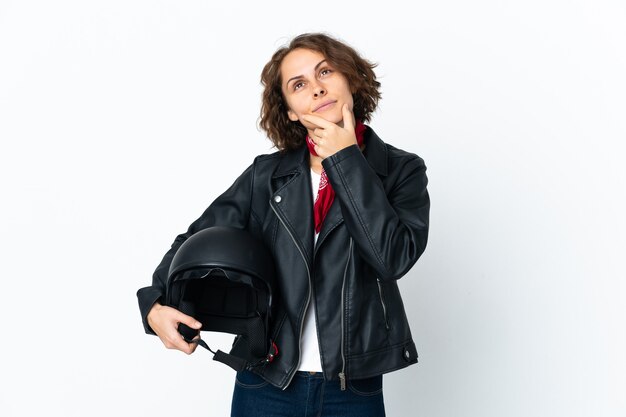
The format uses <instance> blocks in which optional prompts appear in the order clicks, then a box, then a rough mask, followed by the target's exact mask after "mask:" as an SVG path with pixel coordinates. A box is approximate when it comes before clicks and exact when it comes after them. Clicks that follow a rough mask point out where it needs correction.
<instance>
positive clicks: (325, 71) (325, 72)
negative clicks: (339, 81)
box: [320, 68, 332, 75]
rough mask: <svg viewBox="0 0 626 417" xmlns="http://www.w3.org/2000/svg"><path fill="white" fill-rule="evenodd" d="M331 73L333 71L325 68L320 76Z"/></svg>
mask: <svg viewBox="0 0 626 417" xmlns="http://www.w3.org/2000/svg"><path fill="white" fill-rule="evenodd" d="M331 72H332V70H330V69H328V68H324V69H323V70H321V71H320V75H326V74H330V73H331Z"/></svg>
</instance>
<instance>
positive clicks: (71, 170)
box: [0, 0, 626, 417]
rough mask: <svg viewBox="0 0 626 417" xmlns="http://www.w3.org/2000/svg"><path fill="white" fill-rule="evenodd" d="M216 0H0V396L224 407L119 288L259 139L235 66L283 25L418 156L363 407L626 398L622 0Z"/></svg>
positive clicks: (410, 411) (105, 404) (212, 375)
mask: <svg viewBox="0 0 626 417" xmlns="http://www.w3.org/2000/svg"><path fill="white" fill-rule="evenodd" d="M226 3H227V2H212V1H156V0H150V1H148V0H144V1H139V0H124V1H120V0H107V1H84V0H75V1H70V0H57V1H27V0H22V1H17V0H16V1H11V0H9V1H7V0H0V140H1V148H0V149H1V150H0V184H1V195H0V198H1V199H2V203H1V205H0V214H1V215H0V233H1V237H2V242H1V244H0V256H1V264H0V270H1V271H2V280H1V282H2V285H3V290H2V291H1V292H0V294H2V295H1V299H2V301H1V302H0V320H1V329H0V338H1V346H2V350H1V352H2V353H1V355H0V384H1V387H0V415H1V416H6V417H9V416H37V415H48V416H81V417H82V416H111V415H135V416H155V417H156V416H170V415H194V416H201V415H205V416H225V415H228V410H229V406H230V399H231V393H232V388H233V380H234V372H233V371H232V370H230V369H229V368H227V367H226V366H224V365H222V364H218V363H216V362H213V361H211V359H210V355H209V354H208V352H206V351H200V350H198V351H197V352H196V354H194V355H192V356H187V355H185V354H183V353H180V352H175V351H169V350H166V349H165V348H164V347H163V346H162V344H161V343H160V341H159V340H158V339H157V338H155V337H152V336H147V335H145V334H144V333H143V328H142V326H141V322H140V317H139V310H138V308H137V302H136V296H135V292H136V291H137V289H138V288H140V287H143V286H146V285H149V283H150V280H151V275H152V272H153V270H154V268H155V267H156V265H157V264H158V263H159V261H160V260H161V257H162V256H163V254H164V253H165V252H166V250H167V249H168V248H169V246H170V244H171V243H172V241H173V239H174V237H175V236H176V235H177V234H178V233H181V232H184V231H185V230H186V229H187V226H188V224H189V223H191V222H192V221H193V220H195V219H196V218H197V217H198V216H199V215H200V214H201V213H202V211H203V210H204V209H205V207H206V206H207V205H208V204H209V203H210V202H211V201H212V200H213V199H214V198H215V197H217V196H218V195H219V194H220V193H221V192H222V191H223V190H224V189H226V187H228V186H229V185H230V184H231V183H232V182H233V181H234V179H235V178H236V177H237V176H238V175H239V174H240V173H241V171H243V169H244V168H245V167H246V166H248V165H249V164H250V163H251V161H252V159H253V157H254V156H255V155H257V154H259V153H268V152H271V151H272V149H271V146H270V142H269V141H268V140H266V138H265V137H264V135H263V133H262V132H261V131H259V130H258V129H257V126H256V122H257V117H258V112H259V104H260V93H261V87H260V84H259V75H260V72H261V69H262V67H263V65H264V64H265V62H267V60H269V58H270V56H271V54H272V53H273V52H274V50H275V49H276V48H278V47H279V46H281V45H283V44H284V43H285V42H287V41H288V40H289V39H290V38H291V37H293V36H295V35H297V34H299V33H302V32H307V31H325V32H327V33H329V34H332V35H334V36H337V37H339V38H340V39H342V40H344V41H346V42H347V43H349V44H351V45H353V46H354V47H355V48H356V49H357V50H358V51H360V52H361V53H362V54H363V55H364V56H365V57H366V58H368V59H370V60H372V61H375V62H378V63H379V66H378V68H377V74H378V76H379V80H380V81H381V82H382V90H383V95H384V98H383V101H382V102H381V106H380V108H379V110H378V112H377V113H376V114H375V116H374V119H373V121H372V123H371V125H372V127H374V129H375V130H376V131H377V133H378V134H379V135H380V136H381V137H382V138H383V139H384V140H386V141H387V142H389V143H392V144H394V145H395V146H398V147H400V148H403V149H406V150H409V151H412V152H415V153H417V154H419V155H420V156H422V157H423V158H424V159H425V161H426V163H427V166H428V175H429V179H430V184H429V191H430V194H431V199H432V208H431V231H430V241H429V245H428V248H427V250H426V252H425V254H424V255H423V257H422V259H421V260H420V261H419V262H418V264H417V265H416V266H415V267H414V268H413V270H412V271H411V272H410V273H409V274H408V275H407V276H406V277H404V278H403V279H402V280H401V284H400V285H401V290H402V292H403V295H404V299H405V304H406V308H407V313H408V315H409V320H410V322H411V325H412V330H413V334H414V338H415V341H416V343H417V346H418V351H419V353H420V363H419V364H418V365H416V366H412V367H409V368H407V369H405V370H402V371H399V372H395V373H392V374H389V375H388V376H386V377H385V397H386V403H387V412H388V415H389V416H405V415H406V416H408V415H410V416H429V417H435V416H441V417H452V416H460V417H471V416H476V417H478V416H480V417H487V416H493V417H496V416H508V417H515V416H624V415H626V395H625V393H626V359H625V358H626V307H625V305H626V285H625V283H624V278H626V268H625V266H624V252H625V249H626V238H625V234H626V227H625V226H626V221H625V220H624V219H625V215H624V213H626V196H625V193H626V169H625V168H624V163H623V161H624V151H625V146H624V140H625V139H626V122H625V117H626V24H625V23H624V22H625V21H626V5H625V4H624V2H622V1H617V0H614V1H611V0H595V1H594V0H581V1H565V0H562V1H557V0H530V1H496V0H492V1H488V0H477V1H472V2H464V1H459V0H456V1H450V0H444V1H437V2H426V1H420V2H417V3H415V2H413V3H412V2H396V3H394V2H393V1H384V2H380V1H379V2H366V1H359V2H339V1H332V2H325V1H317V2H295V1H290V2H286V1H285V2H278V1H276V2H250V3H245V2H237V1H231V2H228V5H226ZM209 336H210V337H209V339H210V340H211V341H212V342H213V343H212V344H213V345H216V346H219V347H223V348H224V347H228V346H229V343H230V340H231V337H230V336H226V337H223V335H209Z"/></svg>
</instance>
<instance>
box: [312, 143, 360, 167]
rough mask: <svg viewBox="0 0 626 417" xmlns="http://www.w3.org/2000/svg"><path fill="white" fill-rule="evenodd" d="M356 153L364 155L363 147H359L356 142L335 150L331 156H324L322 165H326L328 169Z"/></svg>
mask: <svg viewBox="0 0 626 417" xmlns="http://www.w3.org/2000/svg"><path fill="white" fill-rule="evenodd" d="M356 155H363V154H362V152H361V149H359V147H358V146H357V145H356V144H354V145H350V146H348V147H347V148H343V149H342V150H340V151H338V152H335V153H334V154H332V155H331V156H329V157H327V158H324V159H323V160H322V167H324V170H326V171H327V170H329V169H330V168H332V167H334V166H335V165H337V164H338V163H340V162H341V161H343V160H345V159H348V158H351V157H353V156H356Z"/></svg>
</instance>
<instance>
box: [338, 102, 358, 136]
mask: <svg viewBox="0 0 626 417" xmlns="http://www.w3.org/2000/svg"><path fill="white" fill-rule="evenodd" d="M341 113H342V115H343V127H344V129H348V130H349V131H351V132H352V131H354V125H355V122H354V114H353V113H352V110H350V106H348V104H347V103H346V104H344V105H343V107H342V108H341Z"/></svg>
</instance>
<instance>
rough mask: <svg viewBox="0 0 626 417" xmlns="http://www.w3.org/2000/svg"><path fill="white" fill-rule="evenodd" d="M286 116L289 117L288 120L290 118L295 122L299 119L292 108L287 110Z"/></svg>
mask: <svg viewBox="0 0 626 417" xmlns="http://www.w3.org/2000/svg"><path fill="white" fill-rule="evenodd" d="M287 117H289V120H291V121H292V122H297V121H298V120H299V119H298V115H297V114H296V113H294V112H293V111H292V110H287Z"/></svg>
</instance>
